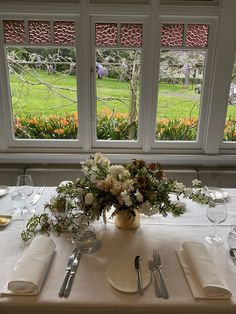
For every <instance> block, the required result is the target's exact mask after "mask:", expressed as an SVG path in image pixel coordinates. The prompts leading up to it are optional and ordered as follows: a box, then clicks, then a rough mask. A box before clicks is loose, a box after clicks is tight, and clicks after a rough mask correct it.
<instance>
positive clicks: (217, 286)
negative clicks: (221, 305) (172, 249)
mask: <svg viewBox="0 0 236 314" xmlns="http://www.w3.org/2000/svg"><path fill="white" fill-rule="evenodd" d="M177 255H178V258H179V261H180V264H181V266H182V267H183V270H184V272H185V276H186V278H187V281H188V284H189V286H190V289H191V291H192V294H193V297H194V298H196V299H229V298H230V297H231V295H232V293H231V291H230V290H229V287H228V285H227V283H226V282H225V280H224V278H223V276H222V275H221V273H220V271H219V269H218V268H217V266H216V264H215V263H214V261H213V259H212V258H211V256H210V254H209V252H208V251H207V249H206V247H205V246H204V244H202V243H200V242H185V243H183V244H182V248H181V249H180V250H178V251H177Z"/></svg>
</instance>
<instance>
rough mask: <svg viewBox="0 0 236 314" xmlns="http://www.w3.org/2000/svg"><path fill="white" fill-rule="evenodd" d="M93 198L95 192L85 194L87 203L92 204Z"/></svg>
mask: <svg viewBox="0 0 236 314" xmlns="http://www.w3.org/2000/svg"><path fill="white" fill-rule="evenodd" d="M93 200H94V197H93V194H92V193H87V194H86V195H85V204H86V205H91V204H93Z"/></svg>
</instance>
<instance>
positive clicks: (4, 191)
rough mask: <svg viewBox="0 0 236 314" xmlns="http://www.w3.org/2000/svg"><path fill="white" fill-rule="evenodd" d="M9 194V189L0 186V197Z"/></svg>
mask: <svg viewBox="0 0 236 314" xmlns="http://www.w3.org/2000/svg"><path fill="white" fill-rule="evenodd" d="M8 192H9V187H8V186H5V185H0V196H3V195H5V194H7V193H8Z"/></svg>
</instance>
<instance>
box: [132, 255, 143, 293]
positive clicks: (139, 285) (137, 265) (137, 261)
mask: <svg viewBox="0 0 236 314" xmlns="http://www.w3.org/2000/svg"><path fill="white" fill-rule="evenodd" d="M134 267H135V269H136V272H137V292H138V293H139V294H140V295H142V294H143V289H142V280H141V278H142V276H141V268H140V256H139V255H138V256H136V257H135V259H134Z"/></svg>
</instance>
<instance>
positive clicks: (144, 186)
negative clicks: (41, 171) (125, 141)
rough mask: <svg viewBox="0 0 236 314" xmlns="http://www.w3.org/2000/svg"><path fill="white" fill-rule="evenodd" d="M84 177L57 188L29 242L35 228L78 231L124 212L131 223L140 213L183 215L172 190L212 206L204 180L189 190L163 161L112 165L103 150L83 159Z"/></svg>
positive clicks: (33, 221) (33, 222) (32, 223)
mask: <svg viewBox="0 0 236 314" xmlns="http://www.w3.org/2000/svg"><path fill="white" fill-rule="evenodd" d="M81 166H82V170H83V172H84V176H83V177H82V178H79V179H77V180H76V181H75V182H71V183H68V184H66V185H62V186H59V187H57V195H56V196H55V197H54V198H52V199H51V200H50V202H49V203H47V204H46V205H45V212H44V213H43V214H41V215H34V216H33V217H31V218H30V219H29V221H28V223H27V226H26V229H25V230H24V231H23V233H22V238H23V239H24V240H26V241H27V240H29V239H30V238H31V237H32V236H33V235H34V234H35V233H36V232H49V231H50V230H53V231H55V232H57V233H58V234H62V233H65V232H74V233H76V232H77V231H78V229H79V228H80V227H81V225H83V224H89V223H90V222H93V221H95V220H99V219H100V217H103V220H104V222H106V220H107V213H110V216H117V215H119V214H121V213H123V214H125V215H126V216H127V218H128V220H129V221H130V222H131V224H132V221H133V220H134V218H135V217H136V216H137V215H139V214H140V213H141V214H144V215H147V216H152V215H155V214H161V215H163V216H167V214H168V213H172V214H173V215H174V216H180V215H181V214H183V212H184V208H183V207H182V206H180V205H179V204H178V203H176V202H172V201H171V197H170V194H171V193H174V194H175V195H176V197H177V199H179V197H180V196H183V197H185V198H189V199H192V200H193V201H196V202H199V203H202V204H209V205H210V206H211V205H212V206H214V202H213V200H212V199H211V197H210V196H208V195H206V194H204V193H203V192H202V190H201V188H200V187H201V182H200V181H198V180H193V186H192V187H191V188H187V187H185V185H184V184H183V183H181V182H178V181H176V180H170V179H168V178H167V177H166V176H165V174H164V172H163V171H162V170H161V167H160V164H159V163H151V164H148V163H146V162H145V161H143V160H132V161H131V162H130V163H128V164H125V165H111V163H110V160H109V159H107V158H106V157H105V156H104V155H102V154H101V153H97V154H95V155H93V156H90V158H88V159H87V160H86V161H85V162H81Z"/></svg>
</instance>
